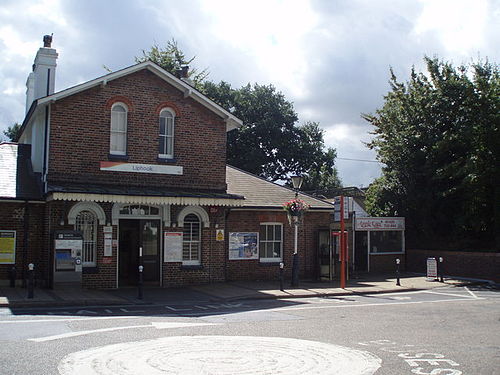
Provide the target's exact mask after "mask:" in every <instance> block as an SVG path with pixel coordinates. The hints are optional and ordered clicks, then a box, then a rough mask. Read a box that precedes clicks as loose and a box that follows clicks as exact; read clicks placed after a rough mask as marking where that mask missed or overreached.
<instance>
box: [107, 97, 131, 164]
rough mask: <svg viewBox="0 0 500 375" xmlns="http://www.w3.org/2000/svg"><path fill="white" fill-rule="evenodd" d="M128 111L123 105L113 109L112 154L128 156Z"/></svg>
mask: <svg viewBox="0 0 500 375" xmlns="http://www.w3.org/2000/svg"><path fill="white" fill-rule="evenodd" d="M127 111H128V108H127V106H126V105H125V104H123V103H115V104H113V106H112V107H111V131H110V142H109V153H110V154H113V155H127Z"/></svg>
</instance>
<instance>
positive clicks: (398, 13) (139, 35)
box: [0, 0, 500, 186]
mask: <svg viewBox="0 0 500 375" xmlns="http://www.w3.org/2000/svg"><path fill="white" fill-rule="evenodd" d="M51 33H54V41H53V44H52V46H53V47H54V48H56V49H57V51H58V53H59V59H58V67H57V76H56V90H62V89H64V88H67V87H70V86H73V85H75V84H78V83H81V82H84V81H87V80H90V79H93V78H95V77H97V76H101V75H103V74H105V73H106V71H105V70H104V68H103V66H104V65H105V66H107V67H109V68H111V69H112V70H117V69H120V68H123V67H126V66H129V65H132V64H133V63H134V56H139V55H141V51H142V50H143V49H145V50H147V49H149V47H150V46H151V45H152V44H154V43H157V44H158V45H160V46H163V45H165V44H166V42H167V41H168V40H171V39H172V38H175V39H176V40H177V41H178V44H179V46H180V48H181V49H182V50H183V51H184V52H185V53H186V55H187V56H188V57H191V56H194V55H196V60H195V67H197V68H205V67H206V68H208V70H209V71H210V76H209V79H211V80H213V81H220V80H225V81H227V82H229V83H230V84H231V85H232V86H233V87H240V86H242V85H244V84H246V83H248V82H251V83H253V82H257V83H260V84H270V83H271V84H273V85H274V86H276V88H277V89H278V90H280V91H282V92H283V93H284V94H285V96H286V97H287V99H288V100H290V101H292V102H293V103H294V105H295V109H296V111H297V113H298V114H299V117H300V121H301V122H304V121H309V120H311V121H318V122H319V123H320V124H321V126H322V128H323V129H324V130H325V141H326V143H327V145H328V146H332V147H334V148H336V149H337V154H338V160H337V167H338V169H339V172H340V175H341V178H342V180H343V183H344V185H345V186H353V185H355V186H367V185H368V184H369V183H370V182H371V181H372V180H373V179H374V178H376V177H378V176H379V174H380V167H379V165H378V164H377V163H373V162H368V161H360V160H372V161H373V160H375V154H374V153H373V152H371V151H370V150H368V149H367V148H366V147H365V146H364V144H363V142H366V141H368V140H369V139H370V131H371V130H372V129H371V127H370V126H369V124H367V123H366V122H365V121H364V120H362V119H361V118H360V114H361V113H371V112H374V111H375V110H376V109H377V108H378V107H380V106H381V104H382V102H383V95H384V94H385V93H387V91H388V89H389V87H388V83H387V82H388V77H389V67H393V69H394V71H395V73H396V75H397V76H398V77H399V78H400V79H401V80H406V78H407V77H408V74H409V71H410V69H411V66H412V65H414V66H415V67H416V68H417V69H418V70H421V69H422V68H423V63H422V58H423V56H424V55H428V56H438V57H440V58H442V59H445V60H448V61H451V62H453V63H455V64H462V63H468V62H470V61H472V60H477V59H478V57H479V58H488V59H489V60H490V61H493V62H499V61H500V0H316V1H314V0H310V1H308V0H297V1H295V0H251V1H250V0H246V1H244V0H137V1H133V0H85V1H82V0H2V1H1V5H0V48H1V52H0V92H1V99H0V131H1V133H3V130H5V129H6V128H7V126H9V125H12V124H13V123H15V122H22V120H23V117H24V111H25V109H24V105H25V90H26V88H25V82H26V78H27V76H28V74H29V72H30V69H31V64H32V63H33V58H34V56H35V53H36V51H37V50H38V48H39V47H41V46H42V37H43V35H44V34H51ZM349 159H356V160H349Z"/></svg>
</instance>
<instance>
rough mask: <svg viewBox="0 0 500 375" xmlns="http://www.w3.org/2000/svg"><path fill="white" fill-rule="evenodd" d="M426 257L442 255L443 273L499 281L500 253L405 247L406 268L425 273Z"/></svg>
mask: <svg viewBox="0 0 500 375" xmlns="http://www.w3.org/2000/svg"><path fill="white" fill-rule="evenodd" d="M428 257H435V258H436V259H437V258H439V257H443V260H444V261H443V273H444V275H447V276H462V277H472V278H478V279H486V280H493V281H495V282H500V253H480V252H477V253H476V252H465V251H438V250H414V249H407V250H406V263H407V270H408V271H412V272H419V273H425V272H426V270H427V263H426V262H427V258H428Z"/></svg>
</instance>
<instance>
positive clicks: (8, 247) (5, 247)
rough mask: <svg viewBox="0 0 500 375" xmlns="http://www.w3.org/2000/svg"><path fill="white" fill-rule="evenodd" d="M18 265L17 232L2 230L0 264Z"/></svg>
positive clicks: (0, 234) (0, 235)
mask: <svg viewBox="0 0 500 375" xmlns="http://www.w3.org/2000/svg"><path fill="white" fill-rule="evenodd" d="M15 263H16V231H15V230H0V264H15Z"/></svg>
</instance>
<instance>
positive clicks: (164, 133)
mask: <svg viewBox="0 0 500 375" xmlns="http://www.w3.org/2000/svg"><path fill="white" fill-rule="evenodd" d="M174 120H175V113H174V111H172V110H171V109H169V108H164V109H162V110H161V112H160V133H159V137H158V138H159V139H158V140H159V150H158V156H159V157H160V158H165V159H172V158H173V157H174Z"/></svg>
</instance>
